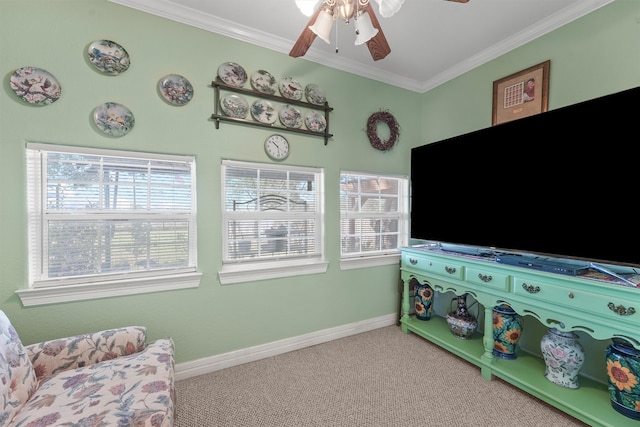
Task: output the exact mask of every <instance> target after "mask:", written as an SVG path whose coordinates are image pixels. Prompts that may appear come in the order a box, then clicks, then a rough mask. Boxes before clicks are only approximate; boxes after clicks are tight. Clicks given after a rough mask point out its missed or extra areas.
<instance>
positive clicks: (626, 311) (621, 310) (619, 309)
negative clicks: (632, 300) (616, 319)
mask: <svg viewBox="0 0 640 427" xmlns="http://www.w3.org/2000/svg"><path fill="white" fill-rule="evenodd" d="M607 307H609V310H611V311H613V312H614V313H616V314H619V315H620V316H631V315H632V314H634V313H635V312H636V309H635V308H633V307H629V308H625V307H624V306H623V305H615V304H614V303H612V302H610V303H609V304H607Z"/></svg>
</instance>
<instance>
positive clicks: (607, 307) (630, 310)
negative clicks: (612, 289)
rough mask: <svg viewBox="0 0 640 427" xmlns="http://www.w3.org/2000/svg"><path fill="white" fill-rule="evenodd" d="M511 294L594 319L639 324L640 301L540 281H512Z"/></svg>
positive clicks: (521, 279) (522, 279)
mask: <svg viewBox="0 0 640 427" xmlns="http://www.w3.org/2000/svg"><path fill="white" fill-rule="evenodd" d="M514 293H515V294H519V295H523V296H526V297H527V298H528V299H529V300H531V301H534V300H540V301H544V302H549V303H552V304H556V305H558V304H560V305H563V306H566V307H569V308H574V309H575V310H578V311H583V312H589V313H591V314H593V315H594V316H601V317H602V318H603V319H610V320H615V321H625V322H632V323H635V324H638V325H640V302H639V301H631V300H628V299H624V298H620V297H617V296H606V295H601V294H598V293H594V292H589V291H585V290H582V289H580V288H579V287H576V288H572V287H571V286H570V285H568V286H560V285H552V284H549V283H545V282H543V281H536V280H531V279H524V278H519V277H515V278H514Z"/></svg>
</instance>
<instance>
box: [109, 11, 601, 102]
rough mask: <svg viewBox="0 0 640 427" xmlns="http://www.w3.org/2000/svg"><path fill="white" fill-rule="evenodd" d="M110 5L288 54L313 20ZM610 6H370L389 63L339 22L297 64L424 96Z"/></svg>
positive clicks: (290, 14)
mask: <svg viewBox="0 0 640 427" xmlns="http://www.w3.org/2000/svg"><path fill="white" fill-rule="evenodd" d="M109 1H111V2H113V3H118V4H121V5H124V6H128V7H131V8H134V9H137V10H141V11H143V12H147V13H150V14H153V15H157V16H161V17H164V18H168V19H171V20H174V21H177V22H181V23H184V24H187V25H191V26H194V27H197V28H201V29H204V30H207V31H211V32H214V33H218V34H222V35H224V36H228V37H231V38H234V39H238V40H242V41H245V42H248V43H252V44H255V45H258V46H261V47H264V48H268V49H272V50H274V51H277V52H282V53H285V54H288V53H289V51H290V50H291V48H292V46H293V44H294V43H295V41H296V40H297V38H298V36H299V35H300V33H301V32H302V30H303V29H304V27H305V26H306V25H307V23H308V21H309V18H308V17H306V16H304V15H303V14H302V13H301V12H300V11H299V9H298V8H297V6H296V4H295V0H109ZM612 1H613V0H470V1H469V2H468V3H455V2H450V1H445V0H406V1H405V2H404V4H403V6H402V8H401V9H400V11H399V12H398V13H396V14H395V15H394V16H392V17H390V18H383V17H382V16H381V15H380V13H379V12H378V5H377V3H376V2H372V6H373V7H374V10H375V12H376V15H377V18H378V20H379V22H380V26H381V27H382V30H383V31H384V35H385V37H386V38H387V41H388V42H389V45H390V46H391V53H390V54H389V55H388V56H387V57H386V58H384V59H381V60H379V61H374V60H373V59H372V58H371V55H370V53H369V50H368V49H367V47H366V45H361V46H354V44H353V42H354V40H355V34H354V28H353V23H351V24H350V25H349V26H347V25H346V24H345V23H344V22H342V21H337V22H336V24H334V28H333V29H332V31H331V44H330V45H329V44H327V43H325V42H324V41H322V40H321V39H320V38H316V39H315V41H314V42H313V44H312V46H311V48H310V49H309V50H308V52H307V54H306V55H305V56H304V57H301V58H298V60H300V61H304V60H309V61H313V62H316V63H319V64H323V65H327V66H329V67H333V68H336V69H339V70H343V71H348V72H351V73H353V74H357V75H360V76H363V77H368V78H371V79H374V80H378V81H380V82H384V83H388V84H391V85H394V86H397V87H401V88H405V89H409V90H412V91H416V92H420V93H423V92H426V91H428V90H430V89H432V88H434V87H436V86H438V85H440V84H442V83H445V82H447V81H448V80H451V79H453V78H455V77H457V76H459V75H461V74H463V73H465V72H467V71H469V70H472V69H473V68H475V67H477V66H479V65H482V64H484V63H486V62H488V61H490V60H492V59H494V58H496V57H498V56H500V55H502V54H504V53H506V52H508V51H510V50H512V49H515V48H517V47H519V46H521V45H523V44H525V43H527V42H529V41H531V40H533V39H535V38H537V37H540V36H542V35H544V34H546V33H548V32H550V31H553V30H555V29H556V28H559V27H561V26H562V25H565V24H567V23H569V22H571V21H573V20H575V19H577V18H580V17H581V16H584V15H586V14H588V13H590V12H592V11H594V10H596V9H598V8H600V7H602V6H604V5H606V4H608V3H610V2H612ZM336 28H337V31H338V35H337V46H338V48H339V53H336V52H335V49H336V32H335V31H336ZM532 65H533V64H532ZM515 71H518V70H514V72H515Z"/></svg>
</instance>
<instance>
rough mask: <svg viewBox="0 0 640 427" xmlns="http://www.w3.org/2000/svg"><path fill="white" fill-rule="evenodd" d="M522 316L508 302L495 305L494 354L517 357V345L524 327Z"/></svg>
mask: <svg viewBox="0 0 640 427" xmlns="http://www.w3.org/2000/svg"><path fill="white" fill-rule="evenodd" d="M523 326H524V325H523V322H522V316H520V315H519V314H518V313H517V312H516V311H515V310H514V309H512V308H511V307H510V306H509V305H508V304H501V305H496V306H495V307H493V355H494V356H497V357H500V358H502V359H516V358H517V357H518V355H517V354H516V347H517V345H518V341H520V337H521V336H522V329H523Z"/></svg>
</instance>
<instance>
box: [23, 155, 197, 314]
mask: <svg viewBox="0 0 640 427" xmlns="http://www.w3.org/2000/svg"><path fill="white" fill-rule="evenodd" d="M195 176H196V175H195V159H194V158H193V157H186V156H168V155H158V154H146V153H133V152H123V151H111V150H98V149H89V148H80V147H63V146H56V145H49V144H36V143H28V144H27V186H28V216H29V218H28V222H29V287H30V289H29V290H37V289H48V290H49V291H51V289H52V288H58V289H59V288H65V287H66V288H68V289H69V291H61V295H59V296H58V297H56V298H57V299H56V298H54V299H53V300H47V301H46V302H56V301H68V300H76V299H85V298H84V297H82V296H80V295H81V294H83V295H87V296H88V297H89V298H95V297H100V296H112V295H121V294H131V293H140V292H149V291H157V290H165V289H173V288H181V287H193V285H194V280H195V282H197V281H198V280H199V275H198V274H197V273H196V259H197V256H196V255H197V254H196V209H195V207H196V203H195V202H196V195H195V188H196V186H195ZM71 285H73V286H71ZM196 286H197V283H196ZM29 290H27V292H24V291H23V292H22V293H20V291H19V295H20V296H21V297H22V298H23V301H24V300H25V298H26V299H27V300H29V298H38V294H37V293H35V294H33V293H29V292H28V291H29ZM32 294H33V295H32ZM47 294H48V295H51V294H52V292H48V293H47ZM31 302H32V303H35V302H37V300H36V299H34V300H31Z"/></svg>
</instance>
